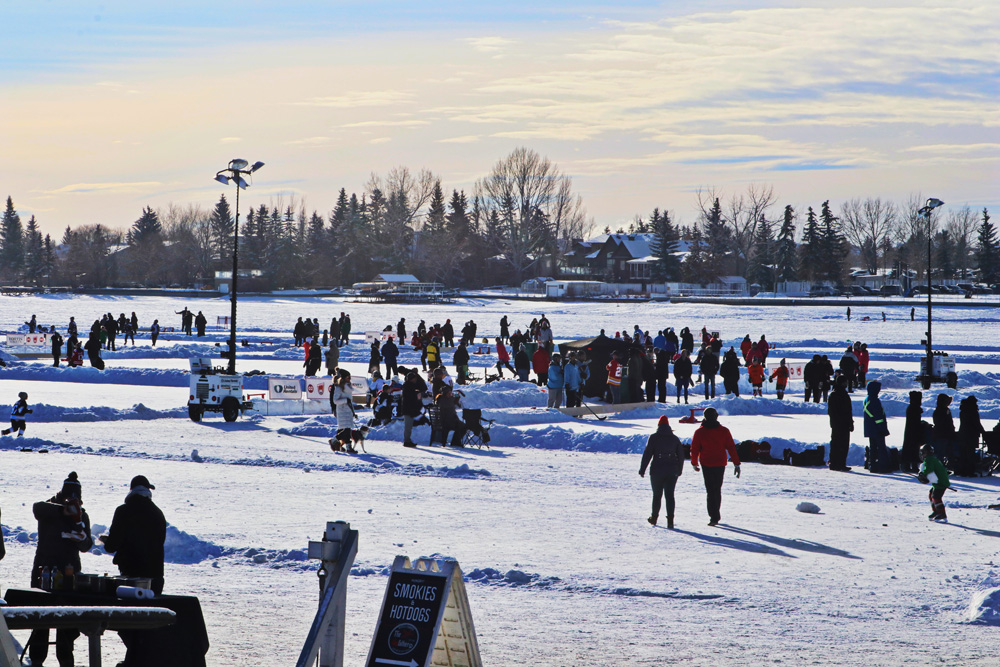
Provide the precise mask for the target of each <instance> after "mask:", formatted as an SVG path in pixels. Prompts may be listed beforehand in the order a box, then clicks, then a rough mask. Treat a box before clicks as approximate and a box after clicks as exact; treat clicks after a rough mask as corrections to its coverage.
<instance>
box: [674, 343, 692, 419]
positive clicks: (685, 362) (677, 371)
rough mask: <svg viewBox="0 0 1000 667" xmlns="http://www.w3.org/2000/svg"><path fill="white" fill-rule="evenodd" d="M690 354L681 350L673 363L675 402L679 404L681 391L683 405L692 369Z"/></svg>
mask: <svg viewBox="0 0 1000 667" xmlns="http://www.w3.org/2000/svg"><path fill="white" fill-rule="evenodd" d="M689 354H690V353H689V352H688V351H687V349H686V348H683V347H682V348H681V351H680V356H678V357H677V361H675V362H674V385H675V387H676V388H677V402H678V403H680V402H681V391H683V392H684V404H685V405H687V402H688V387H690V386H691V373H693V372H694V368H693V367H692V366H691V357H689V356H688V355H689Z"/></svg>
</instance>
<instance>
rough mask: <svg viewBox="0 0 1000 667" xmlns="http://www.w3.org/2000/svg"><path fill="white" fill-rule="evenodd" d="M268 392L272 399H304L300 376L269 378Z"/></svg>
mask: <svg viewBox="0 0 1000 667" xmlns="http://www.w3.org/2000/svg"><path fill="white" fill-rule="evenodd" d="M267 393H268V397H269V398H270V399H271V400H272V401H281V400H286V399H293V400H301V399H302V383H301V382H299V379H298V378H268V379H267Z"/></svg>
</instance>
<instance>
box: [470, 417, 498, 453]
mask: <svg viewBox="0 0 1000 667" xmlns="http://www.w3.org/2000/svg"><path fill="white" fill-rule="evenodd" d="M462 421H464V422H465V425H466V426H467V427H468V429H469V430H467V431H466V432H465V437H464V438H463V439H462V444H463V445H465V446H467V447H468V446H472V447H479V448H480V449H482V448H483V447H485V448H486V449H489V448H490V445H489V442H490V428H491V427H492V426H493V422H494V421H495V420H493V419H485V420H484V419H483V411H482V410H477V409H472V408H466V409H464V410H462Z"/></svg>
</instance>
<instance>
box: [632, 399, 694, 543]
mask: <svg viewBox="0 0 1000 667" xmlns="http://www.w3.org/2000/svg"><path fill="white" fill-rule="evenodd" d="M647 467H648V468H649V484H650V486H651V487H652V489H653V512H652V514H650V515H649V518H648V519H646V521H648V522H649V523H650V525H653V526H655V525H656V522H657V520H658V519H659V517H660V499H661V498H662V499H663V500H665V501H666V505H667V528H668V529H673V527H674V507H675V503H674V487H675V486H676V485H677V478H678V477H680V476H681V473H683V472H684V447H683V446H682V445H681V441H680V440H678V439H677V436H676V435H674V432H673V430H671V428H670V420H669V419H668V418H667V416H666V415H663V416H661V417H660V420H659V421H658V422H657V424H656V431H655V432H654V433H651V434H650V436H649V439H647V440H646V449H645V450H644V451H643V452H642V462H641V463H640V464H639V477H645V476H646V468H647Z"/></svg>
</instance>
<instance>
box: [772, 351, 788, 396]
mask: <svg viewBox="0 0 1000 667" xmlns="http://www.w3.org/2000/svg"><path fill="white" fill-rule="evenodd" d="M775 379H777V382H775V383H774V388H775V391H777V392H778V400H779V401H780V400H782V399H783V398H785V387H786V386H788V366H786V365H785V360H784V359H782V360H781V364H779V366H778V367H777V368H775V369H774V372H773V373H771V377H770V378H768V381H770V382H774V381H775Z"/></svg>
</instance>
